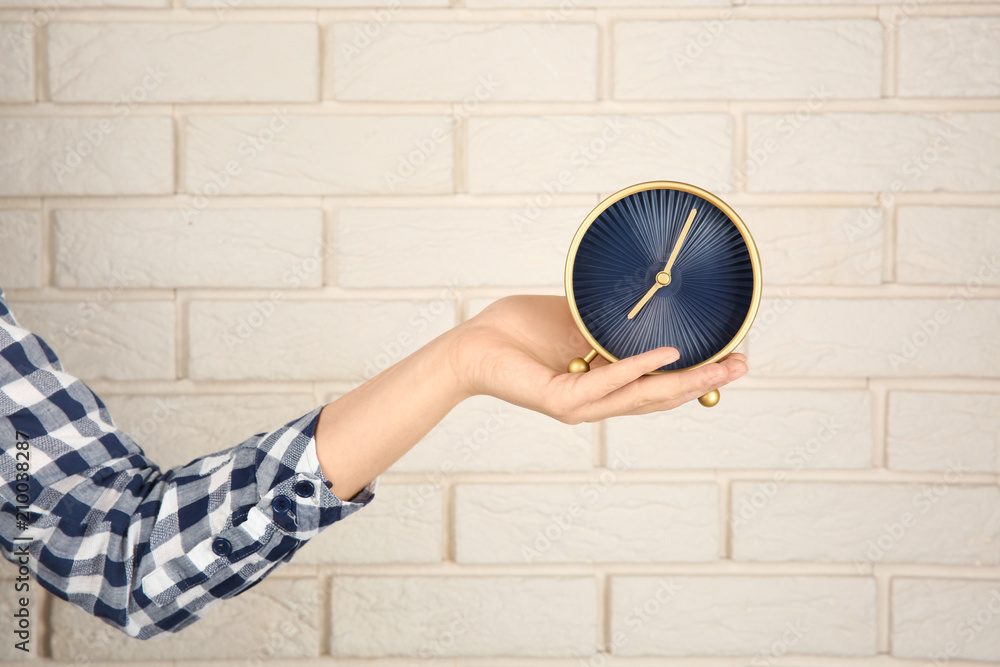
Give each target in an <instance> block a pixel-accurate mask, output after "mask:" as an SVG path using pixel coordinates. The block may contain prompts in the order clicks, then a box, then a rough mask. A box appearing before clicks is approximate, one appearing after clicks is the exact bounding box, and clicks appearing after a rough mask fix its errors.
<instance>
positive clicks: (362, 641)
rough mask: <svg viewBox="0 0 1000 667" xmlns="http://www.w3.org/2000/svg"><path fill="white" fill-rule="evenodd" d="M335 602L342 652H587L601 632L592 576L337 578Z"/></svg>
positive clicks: (334, 646) (335, 646) (337, 645)
mask: <svg viewBox="0 0 1000 667" xmlns="http://www.w3.org/2000/svg"><path fill="white" fill-rule="evenodd" d="M331 600H332V613H331V617H332V625H333V628H332V635H331V637H332V638H331V646H330V652H331V654H333V655H334V656H338V657H349V656H356V657H379V656H388V655H399V656H420V657H432V658H444V657H450V656H488V655H496V654H502V655H508V656H525V655H527V656H545V657H548V656H552V657H556V656H584V655H590V654H591V653H593V651H594V644H595V638H596V633H597V582H596V581H595V580H594V579H591V578H589V577H588V578H582V577H454V576H453V577H448V578H444V577H337V578H335V579H334V580H333V592H332V595H331Z"/></svg>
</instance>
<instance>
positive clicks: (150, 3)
mask: <svg viewBox="0 0 1000 667" xmlns="http://www.w3.org/2000/svg"><path fill="white" fill-rule="evenodd" d="M169 6H170V3H169V2H167V0H64V1H61V2H60V3H59V4H58V8H63V7H65V8H70V7H144V8H147V7H169ZM0 7H2V8H4V9H6V8H8V7H34V8H38V9H46V10H47V11H46V12H45V13H43V14H40V16H41V17H43V20H41V21H39V22H38V26H39V27H41V26H42V25H44V24H45V20H44V17H49V19H50V18H51V13H52V10H53V9H54V8H55V7H54V6H53V5H52V1H51V0H2V1H0ZM30 25H32V27H34V26H35V23H34V22H30ZM29 30H30V28H29Z"/></svg>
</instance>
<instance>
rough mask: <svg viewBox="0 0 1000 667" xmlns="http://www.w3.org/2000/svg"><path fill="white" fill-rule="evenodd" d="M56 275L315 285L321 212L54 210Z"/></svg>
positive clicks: (70, 283) (137, 282)
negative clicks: (84, 259)
mask: <svg viewBox="0 0 1000 667" xmlns="http://www.w3.org/2000/svg"><path fill="white" fill-rule="evenodd" d="M55 219H56V224H55V248H56V253H55V255H56V283H57V284H58V285H60V286H62V287H102V286H106V285H111V284H114V283H115V281H122V282H126V283H127V284H128V286H129V287H211V286H218V287H318V286H320V285H321V284H322V281H323V270H322V268H323V261H324V259H325V256H326V255H327V249H326V248H325V247H324V245H323V212H322V211H320V210H318V209H284V210H278V209H273V210H204V211H200V212H199V211H198V210H197V209H194V208H189V207H188V208H183V209H182V208H180V207H178V208H177V209H173V210H167V209H114V210H93V209H91V210H66V209H63V210H57V211H56V212H55ZM81 257H86V258H87V261H86V262H81V261H80V258H81Z"/></svg>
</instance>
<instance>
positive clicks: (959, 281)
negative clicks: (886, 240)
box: [896, 206, 1000, 296]
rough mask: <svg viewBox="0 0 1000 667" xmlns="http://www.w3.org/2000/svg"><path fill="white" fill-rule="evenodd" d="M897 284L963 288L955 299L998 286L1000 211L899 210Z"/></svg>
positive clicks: (919, 207) (999, 280) (908, 208)
mask: <svg viewBox="0 0 1000 667" xmlns="http://www.w3.org/2000/svg"><path fill="white" fill-rule="evenodd" d="M896 279H897V280H899V281H900V282H904V283H920V284H935V283H938V284H939V283H945V284H952V285H963V286H965V289H964V290H963V291H961V292H959V293H958V295H959V296H963V295H968V294H974V293H975V292H976V291H978V290H979V288H980V287H982V285H1000V208H962V207H958V206H948V207H932V206H914V207H909V206H904V207H902V208H900V210H899V213H898V222H897V223H896Z"/></svg>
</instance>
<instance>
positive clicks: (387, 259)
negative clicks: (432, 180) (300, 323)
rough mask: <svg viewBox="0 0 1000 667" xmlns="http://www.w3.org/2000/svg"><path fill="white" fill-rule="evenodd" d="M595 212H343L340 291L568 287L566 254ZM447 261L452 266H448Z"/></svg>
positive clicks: (366, 210) (504, 209)
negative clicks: (579, 228) (422, 287)
mask: <svg viewBox="0 0 1000 667" xmlns="http://www.w3.org/2000/svg"><path fill="white" fill-rule="evenodd" d="M589 212H590V209H584V208H549V209H543V210H541V211H540V212H539V213H538V214H537V215H536V216H535V217H534V219H533V220H532V219H528V218H527V217H526V215H525V209H524V208H520V209H518V208H489V209H486V208H478V209H475V208H457V209H441V208H408V209H344V210H342V211H340V220H339V229H338V237H337V240H338V246H339V257H338V262H337V266H338V270H339V275H338V284H339V285H343V286H345V287H396V286H399V285H411V286H417V285H430V286H434V285H444V284H447V285H458V286H466V285H467V286H481V285H488V286H494V285H497V286H499V285H503V286H523V285H562V283H563V273H564V271H565V264H566V249H567V248H568V247H569V243H570V241H571V240H572V238H573V234H574V233H575V232H576V227H577V226H578V225H579V223H580V222H582V221H583V219H584V218H585V217H587V214H588V213H589ZM442 258H447V261H442Z"/></svg>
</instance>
